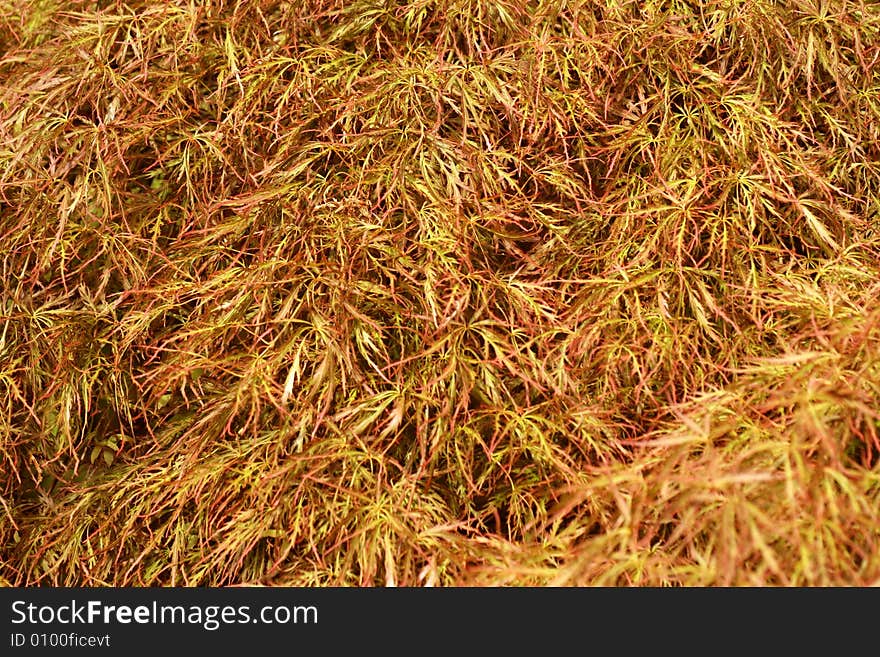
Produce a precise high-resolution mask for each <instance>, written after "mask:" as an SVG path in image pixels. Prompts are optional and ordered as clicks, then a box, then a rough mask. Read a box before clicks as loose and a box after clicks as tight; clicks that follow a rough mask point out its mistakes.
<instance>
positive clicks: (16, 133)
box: [0, 0, 880, 586]
mask: <svg viewBox="0 0 880 657" xmlns="http://www.w3.org/2000/svg"><path fill="white" fill-rule="evenodd" d="M0 267H2V284H0V285H2V287H0V462H2V466H0V583H3V584H6V585H10V584H11V585H38V584H55V585H58V584H63V585H90V586H101V585H150V586H154V585H186V586H189V585H227V584H238V583H248V584H266V585H319V586H323V585H351V586H372V585H383V584H389V585H394V584H397V585H547V584H553V585H615V586H620V585H849V584H853V585H861V584H869V583H877V582H878V581H880V465H878V462H880V459H878V454H880V304H878V298H880V5H878V4H877V3H873V2H866V1H858V0H785V1H771V0H707V1H698V0H670V1H660V0H646V1H643V0H540V1H536V2H524V1H521V0H516V1H514V0H492V1H490V0H412V1H410V2H406V1H405V0H354V1H348V0H346V1H343V0H303V1H296V2H293V1H289V2H282V1H277V0H254V1H244V0H241V1H239V2H227V1H224V0H206V1H205V2H191V1H189V0H175V1H164V0H163V1H162V2H159V1H156V0H140V1H139V0H132V1H131V2H128V3H121V2H119V3H116V2H106V1H105V2H85V1H82V0H79V1H73V2H71V1H67V0H65V1H63V2H62V1H61V0H0Z"/></svg>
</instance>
